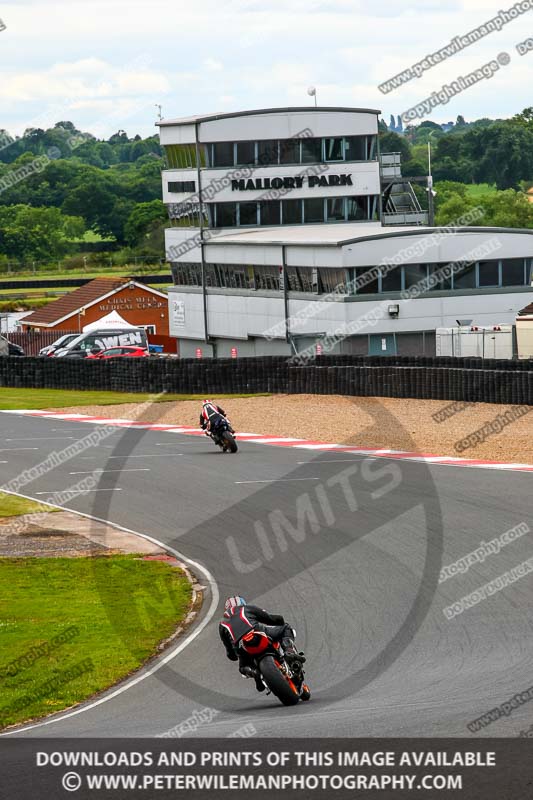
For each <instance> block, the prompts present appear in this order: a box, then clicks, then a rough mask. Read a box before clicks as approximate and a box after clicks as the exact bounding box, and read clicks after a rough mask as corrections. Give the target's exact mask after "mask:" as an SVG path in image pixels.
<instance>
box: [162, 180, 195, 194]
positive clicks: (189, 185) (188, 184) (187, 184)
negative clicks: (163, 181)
mask: <svg viewBox="0 0 533 800" xmlns="http://www.w3.org/2000/svg"><path fill="white" fill-rule="evenodd" d="M167 187H168V191H169V192H181V193H183V192H195V191H196V182H195V181H169V182H168V183H167Z"/></svg>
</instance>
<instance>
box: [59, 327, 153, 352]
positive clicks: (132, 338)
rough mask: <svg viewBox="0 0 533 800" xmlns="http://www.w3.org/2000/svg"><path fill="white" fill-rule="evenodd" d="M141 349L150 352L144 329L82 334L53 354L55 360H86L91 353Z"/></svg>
mask: <svg viewBox="0 0 533 800" xmlns="http://www.w3.org/2000/svg"><path fill="white" fill-rule="evenodd" d="M129 346H133V347H140V348H142V349H143V350H146V352H148V340H147V338H146V331H145V330H144V328H122V329H120V328H116V329H111V330H110V329H108V330H105V329H102V330H95V331H90V332H87V333H80V335H79V336H76V338H75V339H73V340H72V341H71V342H69V343H68V345H67V346H66V347H63V348H61V349H60V350H56V351H55V352H54V353H52V356H53V357H55V358H86V357H87V356H88V355H89V353H94V351H95V350H96V351H99V350H109V349H110V348H112V347H129Z"/></svg>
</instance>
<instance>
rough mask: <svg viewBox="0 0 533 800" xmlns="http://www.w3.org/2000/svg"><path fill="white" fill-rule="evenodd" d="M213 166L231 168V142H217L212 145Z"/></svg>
mask: <svg viewBox="0 0 533 800" xmlns="http://www.w3.org/2000/svg"><path fill="white" fill-rule="evenodd" d="M213 166H214V167H232V166H233V142H217V143H215V144H214V145H213Z"/></svg>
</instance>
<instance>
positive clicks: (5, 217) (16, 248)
mask: <svg viewBox="0 0 533 800" xmlns="http://www.w3.org/2000/svg"><path fill="white" fill-rule="evenodd" d="M84 231H85V225H84V223H83V220H82V219H80V217H71V216H65V215H62V214H61V212H60V211H59V209H58V208H32V207H31V206H26V205H16V206H9V207H8V206H0V252H2V253H4V254H5V255H7V256H9V257H11V258H18V259H21V260H24V261H28V260H32V259H34V260H43V261H50V260H52V259H56V258H59V257H61V256H63V255H65V254H66V253H68V252H69V251H71V250H72V249H73V247H72V244H71V241H70V240H72V239H75V238H79V237H81V236H83V233H84Z"/></svg>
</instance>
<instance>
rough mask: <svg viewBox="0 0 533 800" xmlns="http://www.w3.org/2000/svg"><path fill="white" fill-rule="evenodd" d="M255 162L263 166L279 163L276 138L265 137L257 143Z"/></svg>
mask: <svg viewBox="0 0 533 800" xmlns="http://www.w3.org/2000/svg"><path fill="white" fill-rule="evenodd" d="M257 163H258V164H261V165H262V166H263V167H268V166H270V165H271V164H278V163H279V142H278V141H277V139H266V140H265V141H262V142H258V143H257Z"/></svg>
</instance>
